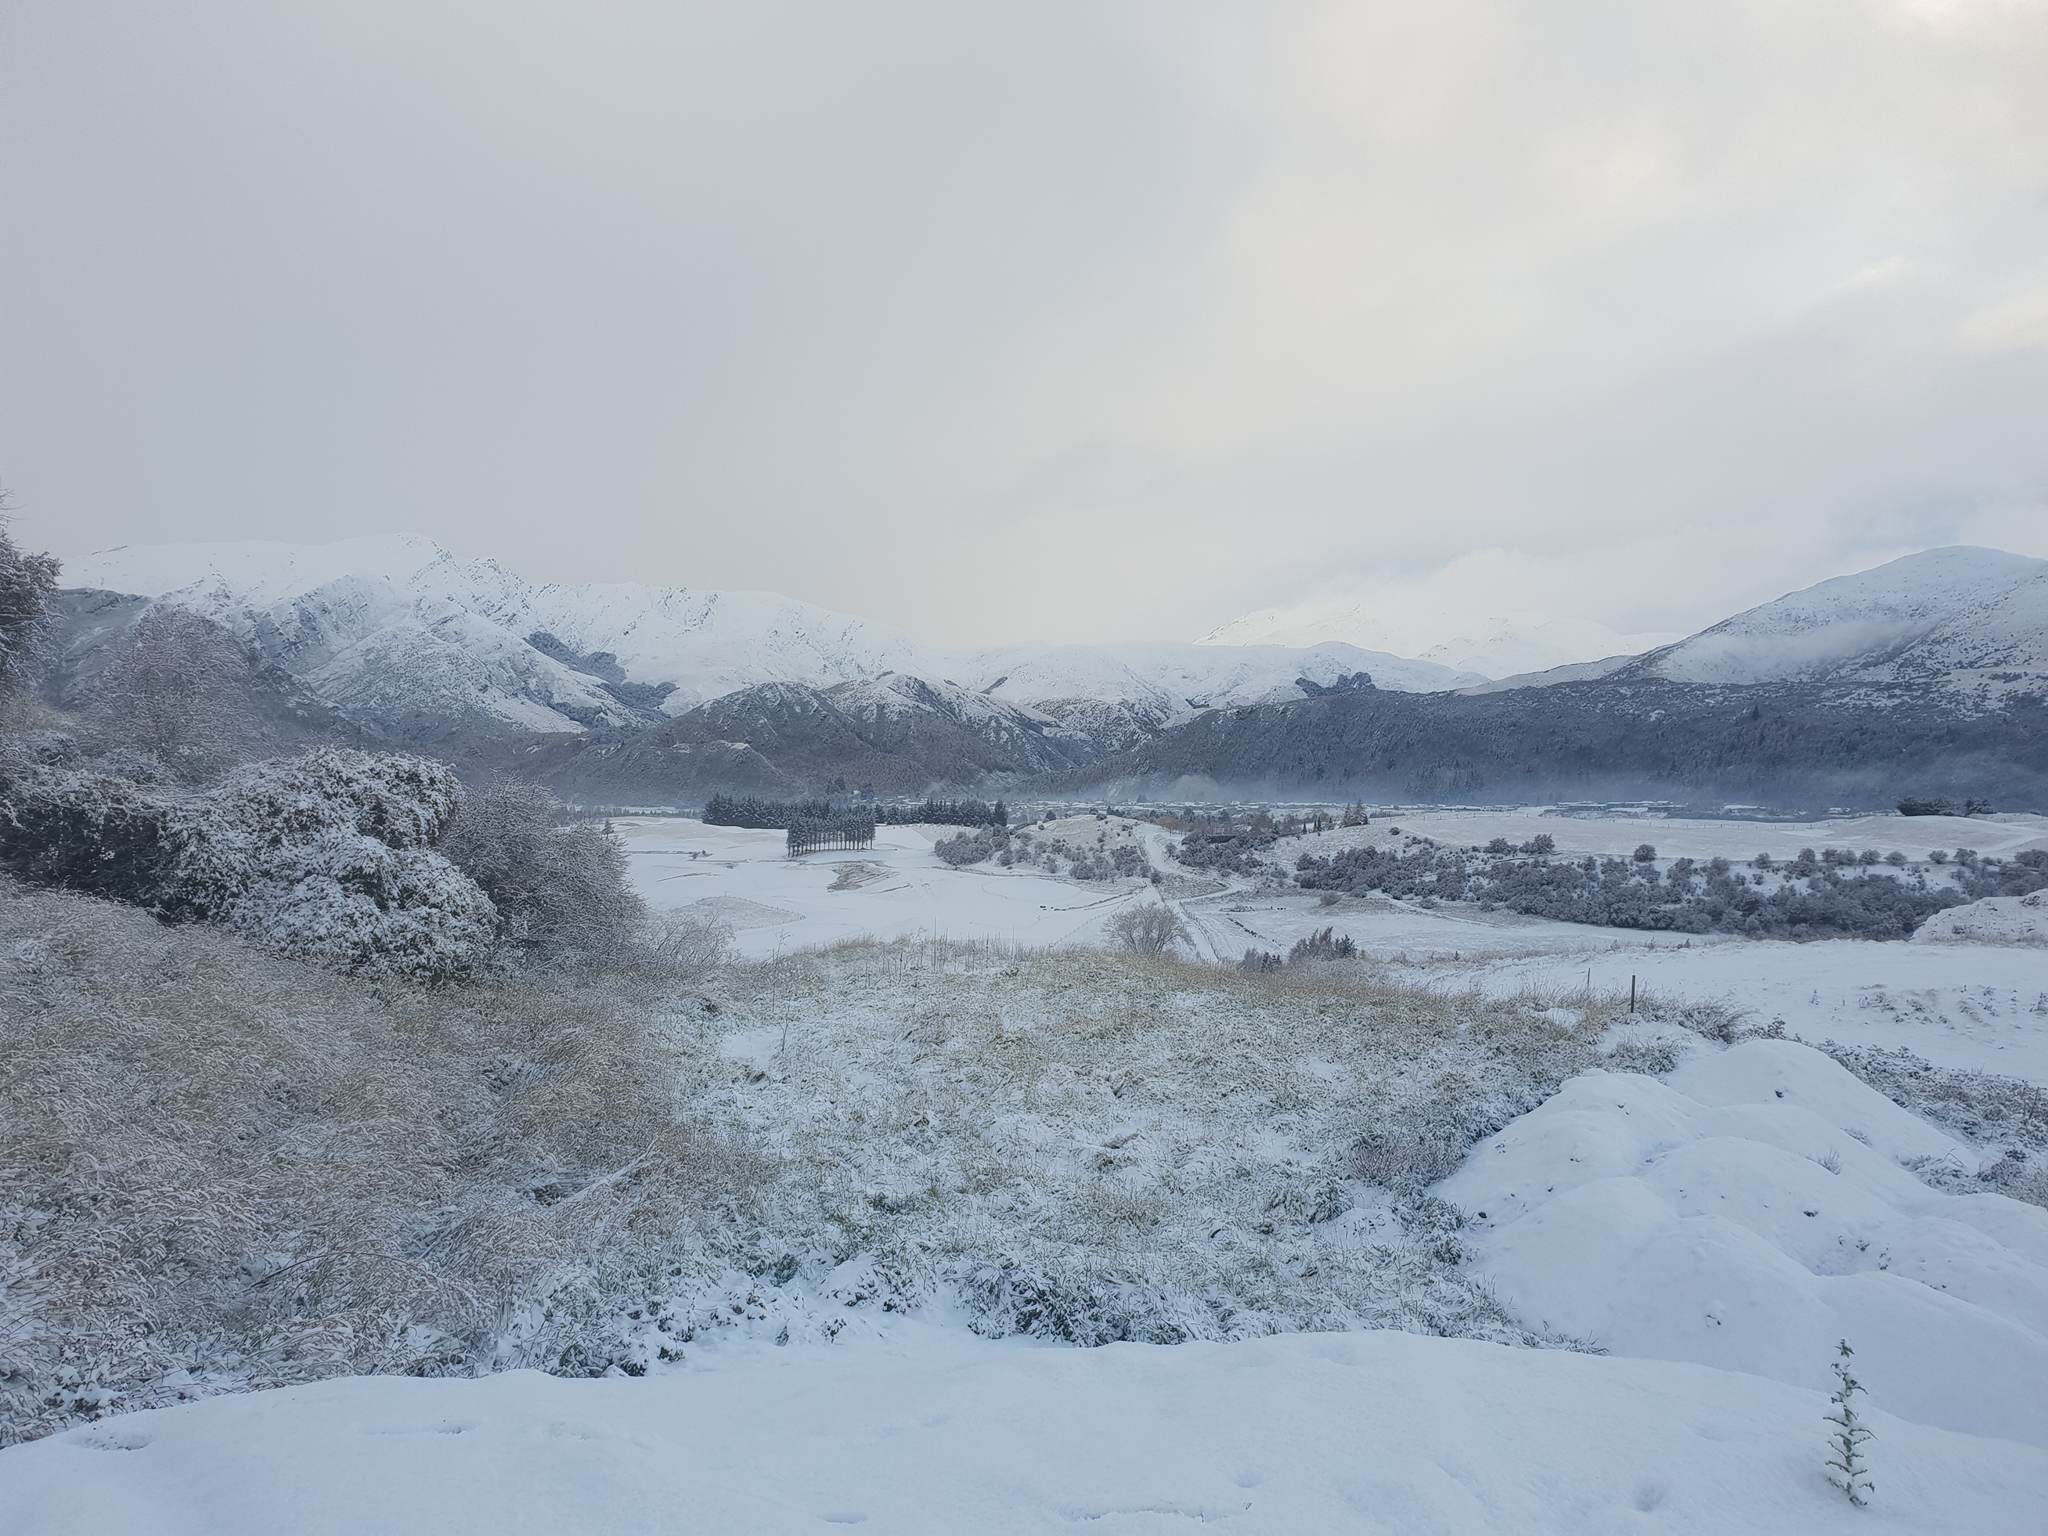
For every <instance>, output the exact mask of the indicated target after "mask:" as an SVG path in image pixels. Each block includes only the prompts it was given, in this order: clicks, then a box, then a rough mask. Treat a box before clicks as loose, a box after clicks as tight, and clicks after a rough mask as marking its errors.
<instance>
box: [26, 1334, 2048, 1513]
mask: <svg viewBox="0 0 2048 1536" xmlns="http://www.w3.org/2000/svg"><path fill="white" fill-rule="evenodd" d="M1822 1406H1823V1405H1822V1401H1821V1398H1820V1396H1819V1395H1818V1394H1817V1393H1812V1392H1806V1391H1801V1390H1799V1389H1796V1388H1792V1387H1786V1386H1782V1385H1780V1384H1778V1383H1776V1382H1771V1381H1765V1380H1762V1379H1760V1378H1758V1377H1754V1376H1744V1375H1738V1374H1736V1373H1733V1372H1729V1371H1716V1370H1710V1369H1706V1368H1704V1367H1701V1366H1696V1365H1671V1364H1665V1363H1662V1362H1653V1361H1644V1360H1623V1359H1600V1358H1596V1357H1592V1356H1587V1355H1576V1354H1564V1353H1558V1352H1554V1351H1532V1350H1513V1349H1507V1348H1503V1347H1501V1346H1499V1345H1490V1344H1479V1343H1472V1342H1469V1341H1465V1340H1459V1339H1430V1338H1419V1337H1416V1336H1414V1335H1411V1334H1402V1333H1391V1332H1377V1333H1351V1334H1295V1335H1290V1336H1284V1337H1277V1338H1268V1339H1257V1340H1252V1341H1248V1342H1245V1343H1238V1344H1184V1345H1179V1346H1177V1347H1174V1348H1163V1347H1159V1346H1153V1345H1143V1344H1113V1345H1109V1346H1107V1347H1105V1348H1103V1349H1096V1350H1074V1349H1061V1348H1055V1347H1030V1346H1020V1345H1017V1344H1014V1343H990V1342H987V1341H984V1340H978V1339H974V1338H972V1337H971V1336H969V1335H965V1334H963V1333H961V1332H959V1331H957V1330H951V1329H944V1328H939V1327H933V1326H929V1325H918V1324H914V1323H911V1324H904V1325H900V1326H898V1327H897V1328H895V1329H894V1330H892V1331H891V1333H890V1334H889V1335H888V1336H887V1337H885V1338H878V1339H868V1340H862V1341H858V1342H854V1343H849V1344H842V1345H839V1346H836V1347H832V1348H818V1349H808V1350H806V1349H798V1348H790V1349H783V1350H777V1349H775V1348H774V1347H773V1346H769V1345H759V1344H756V1345H749V1346H745V1347H742V1348H735V1349H731V1350H729V1351H726V1352H724V1353H723V1354H721V1355H720V1356H718V1357H717V1358H716V1359H715V1360H712V1361H710V1362H709V1363H707V1364H706V1365H705V1366H704V1367H703V1368H701V1369H699V1370H695V1371H692V1372H689V1373H687V1374H682V1375H674V1376H667V1377H662V1378H658V1379H648V1380H640V1381H632V1380H610V1381H568V1380H562V1379H559V1378H555V1377H548V1376H542V1375H538V1374H536V1373H533V1372H517V1373H509V1374H505V1375H499V1376H493V1377H487V1378H485V1379H483V1380H480V1381H449V1380H425V1381H422V1380H411V1379H404V1378H382V1379H379V1378H361V1377H357V1378H350V1379H346V1380H341V1381H335V1382H327V1383H320V1384H317V1385H312V1386H305V1387H292V1388H286V1389H283V1390H280V1391H277V1392H268V1393H263V1394H260V1395H256V1396H245V1397H230V1398H219V1399H215V1400H213V1401H211V1402H207V1403H201V1404H196V1405H194V1406H191V1407H187V1408H177V1409H170V1410H166V1411H162V1412H157V1413H147V1414H137V1415H133V1416H130V1417H128V1418H125V1419H121V1420H117V1421H114V1422H111V1423H108V1424H105V1425H98V1426H93V1427H91V1428H87V1429H80V1430H74V1431H71V1432H70V1433H67V1434H64V1435H60V1436H57V1437H54V1438H52V1439H48V1440H43V1441H39V1442H37V1443H35V1444H32V1445H28V1446H23V1447H20V1448H17V1449H15V1450H12V1451H8V1452H6V1453H4V1454H0V1500H4V1501H5V1504H6V1507H7V1509H8V1514H9V1519H8V1521H7V1526H6V1528H7V1529H8V1531H9V1532H10V1533H18V1536H44V1533H50V1532H63V1533H71V1532H95V1533H111V1532H120V1533H124V1536H276V1533H280V1532H294V1533H299V1536H352V1533H358V1532H380V1533H383V1532H422V1533H426V1532H433V1533H437V1536H444V1533H446V1536H453V1533H470V1532H475V1533H479V1536H482V1533H489V1536H566V1533H584V1532H588V1533H593V1536H595V1533H604V1536H612V1533H623V1532H636V1533H637V1532H677V1533H680V1532H690V1533H705V1536H710V1533H718V1536H734V1533H746V1532H758V1533H761V1536H783V1533H810V1532H830V1531H835V1530H844V1529H848V1528H854V1529H859V1530H862V1531H876V1532H900V1533H913V1536H967V1533H990V1536H1007V1533H1023V1532H1053V1531H1061V1532H1072V1531H1100V1532H1108V1533H1118V1536H1161V1533H1178V1532H1184V1531H1188V1530H1192V1529H1195V1528H1198V1527H1203V1528H1206V1527H1209V1526H1215V1527H1218V1528H1220V1529H1223V1530H1226V1531H1236V1532H1247V1533H1251V1532H1270V1533H1274V1536H1311V1533H1320V1532H1361V1533H1372V1536H1418V1533H1460V1536H1462V1533H1473V1536H1480V1533H1485V1536H1550V1533H1556V1536H1637V1533H1643V1532H1658V1533H1671V1536H1678V1533H1686V1536H1823V1533H1828V1532H1859V1533H1869V1532H1874V1531H1884V1532H1901V1533H1903V1532H1911V1533H1924V1536H1935V1533H1940V1532H1951V1531H1957V1532H1960V1531H1967V1532H1970V1533H1971V1536H2038V1533H2039V1532H2040V1531H2041V1530H2042V1529H2043V1528H2044V1526H2048V1451H2043V1450H2041V1449H2040V1448H2038V1447H2036V1446H2030V1445H2016V1444H2013V1443H2011V1442H2009V1441H2000V1440H1991V1439H1985V1438H1980V1437H1977V1436H1970V1435H1959V1434H1954V1433H1950V1432H1948V1431H1944V1430H1939V1429H1931V1428H1928V1427H1925V1426H1923V1425H1918V1424H1912V1423H1908V1422H1905V1421H1902V1420H1898V1419H1894V1418H1892V1417H1890V1416H1889V1415H1887V1414H1885V1413H1883V1412H1882V1411H1879V1412H1877V1413H1875V1414H1873V1415H1872V1423H1873V1425H1874V1427H1875V1429H1876V1433H1877V1435H1878V1439H1877V1441H1876V1442H1874V1452H1875V1454H1876V1456H1877V1458H1878V1462H1877V1465H1878V1467H1879V1469H1880V1481H1879V1486H1878V1490H1877V1495H1876V1500H1875V1502H1873V1503H1872V1505H1871V1506H1870V1507H1869V1508H1867V1509H1862V1510H1858V1509H1855V1508H1852V1507H1851V1506H1850V1505H1849V1504H1848V1503H1847V1502H1846V1501H1845V1500H1844V1499H1843V1498H1842V1497H1841V1495H1840V1494H1838V1493H1836V1492H1834V1490H1833V1489H1831V1488H1830V1487H1829V1486H1828V1485H1827V1484H1826V1483H1825V1482H1824V1481H1823V1480H1822V1477H1821V1474H1820V1471H1819V1463H1818V1457H1817V1456H1816V1455H1815V1453H1814V1447H1815V1445H1816V1444H1817V1443H1818V1436H1817V1433H1816V1432H1817V1430H1819V1429H1821V1428H1823V1427H1824V1426H1822V1425H1821V1424H1820V1412H1821V1409H1822Z"/></svg>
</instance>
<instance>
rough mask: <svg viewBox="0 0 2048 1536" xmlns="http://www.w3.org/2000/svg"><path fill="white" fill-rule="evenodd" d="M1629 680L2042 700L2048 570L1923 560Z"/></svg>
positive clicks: (1636, 666) (1641, 666)
mask: <svg viewBox="0 0 2048 1536" xmlns="http://www.w3.org/2000/svg"><path fill="white" fill-rule="evenodd" d="M1617 675H1625V676H1631V677H1657V678H1663V679H1665V680H1667V681H1670V682H1680V683H1724V684H1725V683H1780V682H1808V683H1811V682H1840V683H1922V682H1931V683H1941V684H1944V685H1946V686H1949V687H1952V688H1957V689H1961V690H1964V691H1969V692H1978V691H1983V690H1991V691H1999V690H2003V689H2007V688H2011V687H2013V686H2021V687H2032V688H2036V689H2038V688H2039V686H2040V684H2041V682H2042V680H2043V679H2044V677H2048V560H2031V559H2028V558H2027V557H2026V556H2024V555H2012V554H2007V553H2006V552H2004V551H2003V550H1997V549H1974V548H1970V547H1968V546H1964V545H1953V546H1950V547H1948V548H1944V549H1928V550H1922V551H1921V552H1920V553H1919V554H1916V555H1907V556H1905V557H1904V558H1902V559H1898V560H1893V561H1890V562H1889V563H1887V564H1885V565H1880V566H1878V567H1876V568H1875V569H1874V570H1868V571H1858V572H1856V573H1855V574H1854V575H1851V576H1837V577H1835V578H1834V579H1833V580H1831V581H1823V582H1821V583H1819V584H1818V585H1817V586H1811V587H1808V588H1806V589H1805V590H1804V591H1800V592H1792V593H1788V594H1787V595H1786V596H1784V597H1780V598H1777V599H1774V600H1773V601H1771V602H1768V603H1764V604H1761V605H1759V606H1758V607H1755V608H1751V609H1749V610H1748V611H1747V612H1744V613H1738V614H1736V615H1735V616H1734V617H1733V618H1731V619H1723V620H1722V621H1721V622H1720V623H1719V624H1716V625H1714V626H1712V627H1711V628H1708V629H1703V630H1701V631H1700V632H1699V633H1698V634H1696V635H1693V636H1691V637H1689V638H1687V639H1684V640H1680V641H1678V642H1677V643H1676V644H1673V645H1668V646H1664V647H1662V648H1661V649H1658V650H1655V651H1652V652H1651V653H1650V654H1648V655H1646V656H1643V657H1641V658H1639V659H1637V660H1635V661H1632V662H1630V663H1628V664H1627V665H1626V666H1624V667H1621V668H1618V669H1617Z"/></svg>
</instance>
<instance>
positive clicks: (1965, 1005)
mask: <svg viewBox="0 0 2048 1536" xmlns="http://www.w3.org/2000/svg"><path fill="white" fill-rule="evenodd" d="M1596 931H1599V932H1604V933H1607V934H1609V935H1610V936H1611V935H1614V934H1615V933H1616V932H1617V930H1614V929H1604V930H1596ZM1645 938H1646V936H1645V935H1642V934H1633V935H1629V936H1628V941H1627V942H1623V943H1619V944H1615V945H1610V946H1607V947H1602V948H1597V949H1596V948H1584V949H1579V950H1576V951H1564V950H1559V951H1555V952H1552V953H1549V954H1535V955H1531V954H1521V955H1514V956H1509V957H1505V958H1498V959H1489V958H1486V957H1484V956H1483V955H1481V956H1479V957H1478V958H1475V959H1471V960H1469V961H1461V962H1451V961H1447V960H1444V959H1442V958H1437V959H1431V960H1428V961H1423V960H1420V959H1417V960H1415V961H1413V962H1412V963H1407V964H1397V965H1395V966H1394V968H1393V969H1394V973H1395V974H1397V975H1400V976H1402V977H1404V978H1406V979H1410V980H1419V981H1424V982H1427V983H1429V984H1430V985H1434V986H1443V987H1448V988H1453V989H1455V988H1459V987H1477V988H1479V989H1481V990H1483V991H1485V992H1487V993H1490V994H1493V995H1495V996H1509V997H1511V996H1514V995H1516V994H1518V993H1522V992H1538V993H1542V992H1569V991H1572V990H1574V989H1586V988H1590V989H1591V991H1592V992H1593V994H1594V995H1596V996H1603V997H1613V996H1616V995H1626V994H1627V992H1628V989H1629V979H1630V978H1631V977H1634V978H1635V980H1636V984H1637V987H1638V989H1639V990H1640V992H1641V993H1642V994H1643V995H1644V997H1645V998H1646V999H1648V998H1652V997H1654V998H1656V999H1659V1000H1666V1001H1674V1002H1675V1001H1680V1000H1692V1001H1699V1002H1710V1003H1719V1004H1722V1005H1724V1006H1727V1007H1730V1008H1733V1009H1736V1010H1738V1011H1741V1012H1744V1013H1746V1014H1748V1015H1749V1016H1750V1021H1751V1022H1753V1023H1755V1024H1760V1025H1769V1024H1773V1023H1780V1024H1783V1025H1784V1026H1785V1029H1786V1031H1787V1032H1788V1033H1790V1034H1793V1035H1796V1036H1798V1037H1799V1038H1801V1039H1803V1040H1811V1041H1815V1042H1819V1041H1823V1040H1838V1041H1841V1042H1842V1043H1843V1044H1845V1045H1874V1046H1881V1047H1883V1048H1884V1049H1886V1050H1896V1049H1897V1048H1899V1047H1901V1046H1904V1047H1905V1048H1907V1049H1908V1050H1911V1051H1913V1052H1914V1053H1915V1054H1917V1055H1920V1056H1924V1057H1926V1058H1927V1059H1928V1060H1929V1061H1932V1062H1935V1063H1936V1064H1938V1065H1941V1066H1949V1067H1970V1068H1975V1069H1978V1070H1981V1071H1987V1072H1999V1073H2004V1074H2005V1075H2007V1076H2013V1077H2024V1078H2027V1079H2029V1080H2031V1081H2033V1082H2037V1083H2048V964H2044V963H2043V961H2042V957H2041V952H2040V951H2039V950H2038V949H2035V950H2029V949H2026V948H2022V947H2018V946H2011V945H1988V944H1897V943H1873V942H1871V941H1868V940H1861V939H1824V940H1816V941H1815V942H1813V943H1808V944H1794V943H1788V942H1785V941H1782V940H1772V939H1723V940H1720V941H1718V942H1717V941H1713V940H1700V939H1695V940H1694V941H1693V942H1692V943H1691V944H1690V945H1686V944H1683V943H1680V944H1676V945H1674V944H1671V943H1669V942H1668V941H1667V942H1661V943H1656V944H1651V943H1647V942H1645ZM1472 953H1474V954H1477V951H1476V950H1475V951H1473V952H1472Z"/></svg>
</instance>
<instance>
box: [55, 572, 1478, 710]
mask: <svg viewBox="0 0 2048 1536" xmlns="http://www.w3.org/2000/svg"><path fill="white" fill-rule="evenodd" d="M64 579H65V582H66V584H67V585H68V586H72V587H79V588H91V589H98V590H104V591H110V592H121V593H129V594H135V595H139V596H143V597H149V598H155V599H159V600H162V601H167V602H173V603H176V604H178V605H180V606H182V607H186V608H190V609H193V610H195V611H197V612H199V613H202V614H204V615H205V616H207V617H208V618H210V619H212V620H214V621H215V622H217V623H219V624H221V625H222V626H224V627H225V628H227V629H228V630H230V631H231V632H232V633H234V634H235V635H236V636H237V638H239V639H240V640H242V641H243V642H244V643H245V644H248V645H251V646H253V647H255V648H256V649H257V650H258V651H259V652H260V653H261V654H262V655H263V656H264V658H265V659H266V660H269V661H273V662H275V663H277V664H278V665H280V666H283V667H284V668H286V669H287V670H288V671H290V672H291V673H292V674H293V675H294V676H296V677H297V678H299V679H300V680H301V682H302V683H303V684H304V685H305V687H306V688H307V689H308V691H309V692H310V693H312V694H313V695H314V696H315V697H317V698H319V699H321V700H323V701H324V702H326V703H328V704H330V705H332V706H334V707H336V708H338V709H342V710H345V711H350V712H352V713H357V714H363V715H369V716H374V717H376V718H379V719H405V720H411V719H425V718H430V717H432V718H457V717H461V716H464V715H468V716H472V717H485V718H488V719H492V720H495V721H496V722H498V723H499V724H501V725H503V726H509V727H512V728H515V729H521V730H529V731H568V732H574V731H581V730H584V729H587V728H591V727H603V726H626V725H630V724H634V723H636V722H644V721H645V720H647V719H648V718H649V716H650V714H651V713H652V712H653V711H657V710H658V711H659V712H660V713H661V714H666V715H670V716H674V715H679V714H682V713H683V712H685V711H687V710H689V709H691V708H693V707H695V706H697V705H699V704H702V703H704V702H706V701H708V700H711V699H716V698H719V697H721V696H723V695H726V694H730V693H733V692H735V691H736V690H739V689H743V688H750V687H754V686H756V685H759V684H765V683H794V684H800V685H803V686H804V687H807V688H813V689H827V688H831V687H834V686H835V685H837V684H841V683H847V682H856V681H867V680H873V679H877V678H881V677H884V676H885V675H889V674H894V675H896V676H898V677H909V678H917V679H923V680H925V681H927V682H928V683H932V684H951V685H953V686H955V687H957V688H959V689H964V690H967V691H969V692H972V693H975V694H980V695H986V696H987V697H988V699H990V700H991V701H994V702H998V703H1004V704H1009V705H1014V706H1020V707H1022V708H1024V709H1025V710H1027V711H1030V712H1032V713H1035V714H1041V715H1042V716H1043V718H1045V719H1047V720H1048V721H1051V722H1055V723H1059V722H1064V723H1065V724H1066V725H1067V726H1068V727H1069V728H1072V729H1079V730H1088V731H1091V732H1092V731H1094V730H1097V729H1104V730H1108V731H1110V732H1111V733H1112V734H1117V733H1125V734H1128V733H1133V732H1137V733H1142V732H1149V731H1156V730H1159V729H1161V728H1163V727H1165V726H1168V725H1171V724H1172V723H1174V722H1175V721H1177V720H1180V719H1185V718H1187V717H1189V716H1190V715H1192V714H1194V713H1196V712H1198V711H1199V710H1202V709H1206V708H1210V707H1214V706H1218V705H1238V704H1253V703H1262V702H1271V701H1274V700H1279V699H1285V698H1300V697H1303V696H1304V690H1303V689H1302V688H1301V687H1300V686H1299V683H1298V680H1299V679H1304V678H1305V679H1307V680H1308V681H1309V682H1310V683H1311V684H1313V685H1316V686H1318V687H1327V686H1331V685H1334V684H1338V683H1340V682H1342V681H1343V680H1345V679H1347V678H1349V677H1352V676H1354V675H1355V674H1357V673H1359V672H1365V673H1367V674H1369V675H1370V676H1371V678H1372V680H1373V681H1374V683H1375V684H1376V685H1378V686H1380V687H1384V688H1395V689H1404V690H1418V691H1419V690H1434V689H1444V688H1454V687H1459V686H1463V685H1466V684H1470V683H1474V682H1478V681H1481V679H1480V677H1478V676H1477V675H1476V674H1474V673H1471V672H1465V671H1460V670H1457V669H1454V668H1451V667H1446V666H1443V665H1440V664H1437V663H1433V662H1424V661H1412V660H1408V659H1406V658H1402V657H1397V656H1390V655H1385V654H1382V653H1378V652H1373V651H1368V650H1363V649H1360V648H1358V647H1355V646H1350V645H1344V644H1323V645H1315V646H1308V647H1299V648H1296V647H1287V646H1276V645H1264V646H1238V647H1219V646H1198V645H1191V644H1173V643H1167V644H1159V645H1122V646H1077V645H1045V646H1007V647H1002V648H998V649H990V650H965V651H961V650H947V649H944V648H940V647H933V646H927V645H925V644H922V643H921V642H919V641H917V640H915V639H913V638H912V637H910V636H909V635H906V634H904V633H902V632H901V631H900V630H895V629H891V628H889V627H887V626H885V625H880V624H873V623H869V622H868V621H866V620H864V619H858V618H854V617H851V616H849V615H846V614H841V613H834V612H832V611H830V610H829V609H825V608H820V607H817V606H814V605H812V604H809V603H802V602H798V601H796V600H794V599H791V598H787V597H781V596H778V595H776V594H774V593H769V592H721V591H707V590H700V589H696V588H686V587H655V586H642V585H638V584H633V583H592V584H581V585H572V584H563V583H554V582H531V581H528V580H526V579H525V578H523V577H520V576H518V575H516V574H514V573H513V572H511V571H508V570H506V569H505V568H504V567H503V566H501V565H498V564H497V563H496V562H494V561H491V560H463V559H459V558H457V557H456V556H454V555H452V554H450V553H449V552H448V551H446V550H444V549H442V548H441V547H440V546H439V545H437V544H435V543H434V542H433V541H432V540H431V539H427V538H423V537H420V536H418V535H391V536H380V537H372V538H360V539H349V540H344V541H341V542H339V543H334V544H325V545H294V544H271V543H260V542H252V543H237V544H189V545H176V544H173V545H153V546H144V545H129V546H123V547H121V548H118V549H111V550H106V551H103V552H101V553H98V554H94V555H90V556H87V557H85V558H84V559H81V560H77V561H73V562H71V563H70V565H69V566H68V567H67V569H66V572H65V577H64ZM889 697H890V698H892V699H896V700H897V701H898V703H899V704H900V702H901V698H902V696H901V695H900V694H893V693H892V694H890V695H889ZM877 707H894V706H888V705H884V704H878V705H877Z"/></svg>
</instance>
